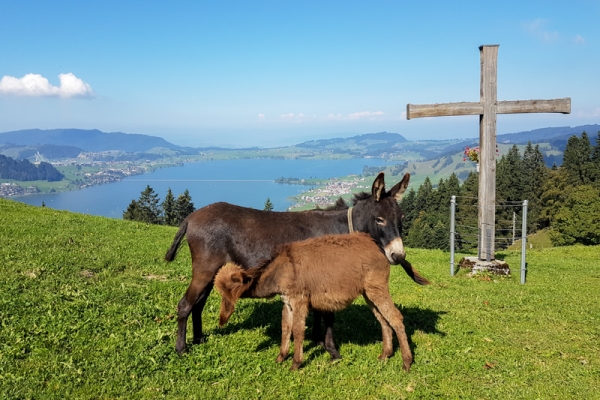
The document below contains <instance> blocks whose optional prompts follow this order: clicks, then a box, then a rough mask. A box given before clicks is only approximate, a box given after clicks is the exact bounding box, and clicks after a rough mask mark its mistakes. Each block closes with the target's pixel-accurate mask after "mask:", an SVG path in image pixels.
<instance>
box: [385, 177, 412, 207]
mask: <svg viewBox="0 0 600 400" xmlns="http://www.w3.org/2000/svg"><path fill="white" fill-rule="evenodd" d="M408 181H410V174H409V173H406V174H404V178H402V180H401V181H400V182H398V183H396V184H395V185H394V187H393V188H392V189H390V196H392V197H393V198H394V199H396V201H400V200H401V199H402V194H403V193H404V192H406V188H407V187H408Z"/></svg>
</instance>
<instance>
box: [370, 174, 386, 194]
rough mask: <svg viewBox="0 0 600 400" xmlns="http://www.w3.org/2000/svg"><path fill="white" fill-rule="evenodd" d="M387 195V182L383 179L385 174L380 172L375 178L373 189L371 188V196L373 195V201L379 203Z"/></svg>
mask: <svg viewBox="0 0 600 400" xmlns="http://www.w3.org/2000/svg"><path fill="white" fill-rule="evenodd" d="M384 193H385V180H384V179H383V172H380V173H379V175H377V178H375V181H374V182H373V187H372V188H371V194H372V195H373V199H375V201H379V200H380V199H381V196H382V195H383V194H384Z"/></svg>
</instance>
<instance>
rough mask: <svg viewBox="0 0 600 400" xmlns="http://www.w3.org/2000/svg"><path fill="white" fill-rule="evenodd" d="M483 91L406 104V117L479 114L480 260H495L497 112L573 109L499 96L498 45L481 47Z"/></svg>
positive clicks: (556, 102) (563, 103)
mask: <svg viewBox="0 0 600 400" xmlns="http://www.w3.org/2000/svg"><path fill="white" fill-rule="evenodd" d="M479 53H480V58H481V90H480V97H479V98H480V100H479V102H461V103H444V104H407V105H406V119H412V118H421V117H442V116H453V115H479V164H480V171H481V172H480V174H479V197H478V208H479V214H478V224H479V249H478V254H479V259H480V260H481V261H491V260H494V259H495V255H494V241H495V225H496V221H495V201H496V115H497V114H519V113H563V114H569V113H570V112H571V99H570V98H568V97H567V98H562V99H553V100H513V101H498V99H497V87H496V86H497V85H496V81H497V64H498V45H486V46H480V47H479Z"/></svg>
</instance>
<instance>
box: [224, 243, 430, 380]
mask: <svg viewBox="0 0 600 400" xmlns="http://www.w3.org/2000/svg"><path fill="white" fill-rule="evenodd" d="M278 250H279V251H278V253H277V254H276V255H275V256H274V258H273V259H271V260H270V261H268V262H266V263H265V264H263V265H260V266H258V267H256V268H250V269H243V268H241V267H240V266H238V265H236V264H227V265H225V266H224V267H223V268H221V270H220V271H219V273H218V274H217V276H216V278H215V286H216V287H217V289H218V290H219V292H221V295H222V300H221V310H220V318H219V323H220V325H221V326H222V325H224V324H225V323H226V322H227V320H228V319H229V317H230V316H231V314H232V313H233V311H234V306H235V303H236V301H237V300H238V299H239V298H240V297H253V298H265V297H272V296H275V295H277V294H279V295H281V299H282V300H283V312H282V320H281V348H280V352H279V356H278V357H277V362H282V361H283V360H285V359H286V358H287V355H288V352H289V349H290V336H291V334H292V333H293V334H294V359H293V363H292V370H294V369H297V368H298V367H300V365H301V364H302V342H303V341H304V328H305V320H306V316H307V314H308V311H309V308H313V309H315V310H318V311H324V312H334V311H339V310H342V309H344V308H346V307H347V306H348V305H349V304H350V303H352V302H353V301H354V299H356V298H357V297H358V296H359V295H361V294H362V295H363V297H364V298H365V301H366V302H367V304H368V305H369V307H370V308H371V311H373V314H375V318H377V320H378V321H379V323H380V324H381V331H382V335H383V351H382V353H381V355H380V356H379V359H380V360H382V359H385V358H387V357H389V356H390V355H392V353H393V343H392V335H393V332H392V328H393V329H394V330H395V331H396V336H397V337H398V342H399V344H400V349H401V350H402V360H403V362H404V366H403V369H404V370H405V371H408V370H409V369H410V365H411V363H412V359H413V357H412V354H411V351H410V347H409V345H408V339H407V337H406V332H405V330H404V324H403V322H402V321H403V317H402V314H401V313H400V311H399V310H398V309H397V308H396V306H395V305H394V302H393V301H392V298H391V296H390V292H389V287H388V280H389V276H390V263H389V261H388V259H387V258H386V256H385V255H384V254H383V252H382V251H381V250H380V249H379V247H378V246H377V244H376V243H375V242H374V241H373V239H372V238H371V237H370V236H369V235H367V234H364V233H353V234H345V235H327V236H321V237H318V238H312V239H308V240H303V241H300V242H293V243H289V244H286V245H283V246H281V247H280V248H279V249H278ZM402 266H403V267H404V269H405V270H406V272H407V273H408V274H409V275H410V276H411V277H412V278H413V280H415V281H420V282H422V284H426V283H429V281H427V279H425V278H423V277H421V276H420V275H419V274H418V272H417V271H415V270H414V269H413V268H412V266H411V265H410V264H409V263H408V262H405V263H403V265H402Z"/></svg>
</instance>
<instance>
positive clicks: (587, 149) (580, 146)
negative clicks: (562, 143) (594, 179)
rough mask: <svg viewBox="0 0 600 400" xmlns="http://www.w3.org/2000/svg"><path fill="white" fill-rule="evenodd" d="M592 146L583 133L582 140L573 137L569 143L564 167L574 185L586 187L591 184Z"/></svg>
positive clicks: (564, 156) (564, 158)
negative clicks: (585, 185)
mask: <svg viewBox="0 0 600 400" xmlns="http://www.w3.org/2000/svg"><path fill="white" fill-rule="evenodd" d="M591 156H592V145H591V144H590V139H589V138H588V135H587V133H585V132H583V133H582V134H581V138H579V137H577V136H576V135H573V136H571V137H570V138H569V140H568V141H567V146H566V147H565V152H564V154H563V163H562V167H563V168H564V169H566V170H567V173H568V174H569V178H570V179H571V181H572V183H573V185H575V186H577V185H584V184H587V183H590V182H591V177H590V172H591V171H590V169H591Z"/></svg>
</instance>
